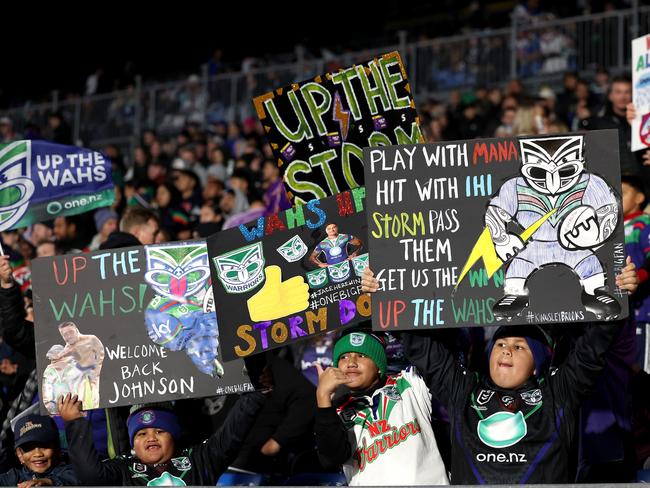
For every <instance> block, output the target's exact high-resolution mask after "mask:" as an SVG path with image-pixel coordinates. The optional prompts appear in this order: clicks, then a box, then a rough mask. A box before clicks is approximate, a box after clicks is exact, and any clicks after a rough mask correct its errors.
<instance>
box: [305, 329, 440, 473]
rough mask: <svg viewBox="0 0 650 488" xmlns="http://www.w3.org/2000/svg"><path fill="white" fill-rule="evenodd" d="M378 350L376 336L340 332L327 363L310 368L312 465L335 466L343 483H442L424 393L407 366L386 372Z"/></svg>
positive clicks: (358, 331) (380, 337) (381, 342)
mask: <svg viewBox="0 0 650 488" xmlns="http://www.w3.org/2000/svg"><path fill="white" fill-rule="evenodd" d="M385 346H386V340H385V338H384V336H383V335H379V334H377V333H374V332H372V331H369V330H366V329H352V330H348V331H347V332H346V333H344V334H343V336H341V338H340V339H339V340H338V341H336V343H335V344H334V351H333V357H332V364H333V366H332V367H329V368H327V369H326V370H324V371H323V369H322V368H321V367H320V365H317V366H316V369H317V370H318V376H319V378H318V388H317V390H316V401H317V404H318V411H317V413H316V422H315V432H316V445H317V446H318V454H319V458H320V461H321V463H322V464H323V466H324V467H325V468H327V469H335V468H338V467H339V466H341V465H342V466H343V472H344V473H345V477H346V478H347V480H348V485H447V484H449V480H448V479H447V473H446V469H445V465H444V463H443V461H442V457H441V456H440V452H439V450H438V445H437V443H436V439H435V436H434V434H433V429H432V428H431V414H432V407H431V395H430V393H429V390H428V388H427V386H426V384H425V382H424V380H423V379H422V377H421V376H420V375H419V374H418V373H417V372H416V371H415V370H414V369H413V368H411V367H409V368H407V369H405V370H403V371H401V372H400V373H399V374H397V375H395V376H392V375H387V374H386V370H387V359H386V352H385ZM343 386H345V387H347V389H348V390H347V391H346V392H345V393H343V392H341V391H340V388H339V387H343Z"/></svg>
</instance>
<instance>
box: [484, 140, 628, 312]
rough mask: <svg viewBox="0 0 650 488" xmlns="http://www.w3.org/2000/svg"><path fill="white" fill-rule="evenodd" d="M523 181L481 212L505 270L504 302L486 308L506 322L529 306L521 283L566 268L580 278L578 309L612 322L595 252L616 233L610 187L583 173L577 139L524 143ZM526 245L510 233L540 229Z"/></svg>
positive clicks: (613, 304)
mask: <svg viewBox="0 0 650 488" xmlns="http://www.w3.org/2000/svg"><path fill="white" fill-rule="evenodd" d="M519 146H520V150H521V162H522V164H521V169H520V171H521V175H519V176H516V177H514V178H511V179H509V180H507V181H506V182H505V183H504V184H503V186H502V187H501V189H500V190H499V192H498V193H497V194H496V195H495V196H494V197H493V198H492V199H491V200H490V202H489V204H488V207H487V211H486V213H485V224H486V226H487V228H488V229H489V233H490V236H491V237H492V241H493V243H494V248H495V251H496V254H497V256H498V257H499V258H500V259H501V260H502V261H503V262H504V263H505V262H506V261H508V260H510V259H511V262H510V264H509V265H508V268H507V270H506V273H505V282H504V295H503V297H502V298H501V299H499V300H498V301H497V302H495V304H494V305H493V307H492V310H493V313H494V315H495V317H496V318H498V319H504V318H505V319H508V320H509V319H511V318H512V317H513V316H515V315H519V314H521V312H522V311H523V310H524V309H526V307H528V289H527V288H526V283H527V281H528V279H529V278H530V277H531V275H532V274H533V273H535V271H537V270H538V269H540V268H541V267H543V266H545V265H548V264H564V265H566V266H568V267H569V268H571V269H572V270H573V271H574V273H575V274H576V275H577V276H578V278H579V280H580V284H581V286H582V295H581V298H582V303H583V305H584V306H585V309H586V310H587V311H589V312H591V313H593V314H595V315H596V317H597V318H598V319H612V318H615V317H616V316H618V314H619V313H620V311H621V307H620V305H619V303H618V302H617V300H616V299H615V298H614V297H613V296H612V294H611V293H610V291H609V289H608V288H607V286H606V280H605V272H604V270H603V266H602V264H601V262H600V261H599V260H598V258H597V257H596V254H595V253H594V251H595V250H596V249H598V248H599V247H600V246H601V245H602V244H603V243H604V242H605V241H606V240H607V239H608V238H609V237H611V236H612V235H613V233H614V229H615V228H616V225H617V223H618V218H619V217H618V204H617V198H616V196H615V193H614V191H613V190H612V188H611V187H610V186H609V185H608V184H607V183H606V182H605V181H604V180H603V179H602V178H600V177H598V176H596V175H595V174H593V173H589V172H588V171H587V170H586V169H585V160H584V139H583V136H581V135H571V136H564V137H548V138H522V139H520V140H519ZM540 221H541V222H542V223H541V225H539V227H538V228H537V230H536V231H535V232H534V235H533V238H532V239H530V240H529V241H528V242H524V240H522V239H521V238H520V237H519V236H518V235H517V234H514V233H512V232H511V231H510V228H509V227H510V224H511V223H516V224H518V225H519V226H521V227H522V228H524V229H528V228H529V227H530V226H531V225H533V224H535V223H537V224H539V222H540Z"/></svg>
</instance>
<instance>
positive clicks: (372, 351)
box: [332, 332, 387, 374]
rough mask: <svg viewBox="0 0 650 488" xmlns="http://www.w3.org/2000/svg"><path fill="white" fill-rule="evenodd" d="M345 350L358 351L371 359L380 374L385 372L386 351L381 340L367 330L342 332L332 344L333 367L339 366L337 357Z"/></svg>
mask: <svg viewBox="0 0 650 488" xmlns="http://www.w3.org/2000/svg"><path fill="white" fill-rule="evenodd" d="M346 352H359V353H361V354H365V355H366V356H368V357H369V358H370V359H372V360H373V361H374V363H375V365H376V366H377V369H378V370H379V373H380V374H383V373H385V372H386V365H387V360H386V351H385V350H384V345H383V344H382V343H381V341H380V340H379V339H378V338H377V337H375V336H374V335H372V334H368V333H367V332H350V333H349V334H344V335H343V336H341V338H340V339H339V340H338V341H336V344H334V353H333V354H332V359H333V363H334V367H337V368H338V366H339V358H340V357H341V355H343V354H345V353H346Z"/></svg>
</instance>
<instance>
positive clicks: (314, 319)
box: [208, 187, 371, 361]
mask: <svg viewBox="0 0 650 488" xmlns="http://www.w3.org/2000/svg"><path fill="white" fill-rule="evenodd" d="M364 200H365V188H364V187H359V188H355V189H354V190H351V191H347V192H344V193H341V194H339V195H337V196H336V197H330V198H327V199H324V200H311V201H310V202H308V203H306V204H305V205H301V206H296V207H294V208H292V209H290V210H285V211H284V212H281V213H279V214H273V215H270V216H268V217H260V218H259V219H258V220H257V221H255V222H251V223H249V224H248V225H244V224H242V225H240V226H239V227H238V228H234V229H228V230H225V231H222V232H219V233H217V234H215V235H213V236H211V237H210V238H208V250H209V253H210V261H211V263H210V265H211V271H212V283H214V286H213V290H214V298H215V303H216V306H217V309H218V310H219V311H220V314H219V317H220V319H219V337H220V338H221V341H222V351H223V357H224V359H225V360H226V361H228V360H230V359H235V358H239V357H245V356H248V355H251V354H256V353H260V352H263V351H267V350H269V349H273V348H276V347H280V346H286V345H288V344H290V343H292V342H296V341H298V340H300V339H303V338H307V337H309V336H313V335H315V334H320V333H322V332H329V331H332V330H334V329H337V328H339V327H342V326H344V325H351V324H354V323H356V322H359V321H362V320H369V318H370V314H371V312H370V299H369V297H368V296H367V295H362V294H361V286H360V282H361V280H360V276H361V273H362V272H363V270H364V269H365V268H366V267H367V265H368V254H367V241H368V239H367V230H366V229H367V226H366V215H365V211H364Z"/></svg>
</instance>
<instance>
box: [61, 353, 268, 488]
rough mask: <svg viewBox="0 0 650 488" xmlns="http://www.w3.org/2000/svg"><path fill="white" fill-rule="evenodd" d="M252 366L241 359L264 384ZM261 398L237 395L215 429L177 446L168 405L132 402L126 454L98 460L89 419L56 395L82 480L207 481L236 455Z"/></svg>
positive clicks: (73, 400) (76, 404) (71, 399)
mask: <svg viewBox="0 0 650 488" xmlns="http://www.w3.org/2000/svg"><path fill="white" fill-rule="evenodd" d="M253 368H254V365H253V363H252V360H251V361H247V369H248V372H249V375H250V377H251V381H252V382H253V384H254V385H256V386H258V387H262V386H264V387H267V388H270V386H271V385H269V384H267V383H268V381H267V380H261V379H260V380H257V379H255V378H260V376H261V373H259V374H258V372H254V369H253ZM262 381H264V383H262ZM264 399H265V397H264V395H263V394H262V393H260V392H253V393H246V394H243V395H242V396H241V397H240V398H239V400H238V401H237V403H236V404H235V405H234V406H233V408H232V410H231V411H230V413H229V414H228V417H227V418H226V421H225V422H224V425H223V426H221V428H220V429H219V430H217V431H216V432H215V433H214V434H213V435H212V436H210V437H209V438H208V439H207V440H205V441H204V442H203V443H201V444H199V445H196V446H193V447H190V448H187V449H183V450H181V449H179V448H178V442H179V440H180V436H181V427H180V424H179V422H178V418H177V417H176V414H175V413H174V412H173V411H172V410H171V409H170V407H171V405H170V404H156V405H149V406H147V405H137V406H133V407H132V408H131V413H130V415H129V417H128V419H127V421H126V424H127V429H128V432H129V440H130V442H131V447H132V449H131V456H118V457H116V458H114V459H107V460H105V461H103V462H102V461H101V459H100V457H99V455H98V454H97V451H96V450H95V447H94V446H93V442H92V436H91V431H90V424H89V423H88V421H87V420H86V419H85V418H83V414H82V412H81V401H79V399H78V397H77V396H76V395H74V396H73V395H70V394H67V395H66V396H65V397H64V396H61V397H59V400H58V408H59V413H60V415H61V418H62V419H63V420H64V422H65V424H66V425H65V432H66V437H67V439H68V445H69V452H70V459H71V462H72V466H73V467H74V469H75V472H76V473H77V475H78V476H79V479H80V480H81V482H82V483H83V484H85V485H100V486H135V485H147V486H156V485H161V486H162V485H165V486H185V485H188V486H208V485H214V484H215V483H216V480H217V479H218V478H219V476H221V474H222V473H223V472H224V471H225V470H226V469H227V468H228V466H229V465H230V463H231V462H232V461H233V460H234V459H235V458H236V457H237V454H238V453H239V448H240V447H241V445H242V443H243V442H244V439H245V438H246V435H247V434H248V431H249V430H250V428H251V427H252V426H253V423H254V421H255V417H256V415H257V413H258V411H259V409H260V408H261V407H262V405H263V403H264Z"/></svg>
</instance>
